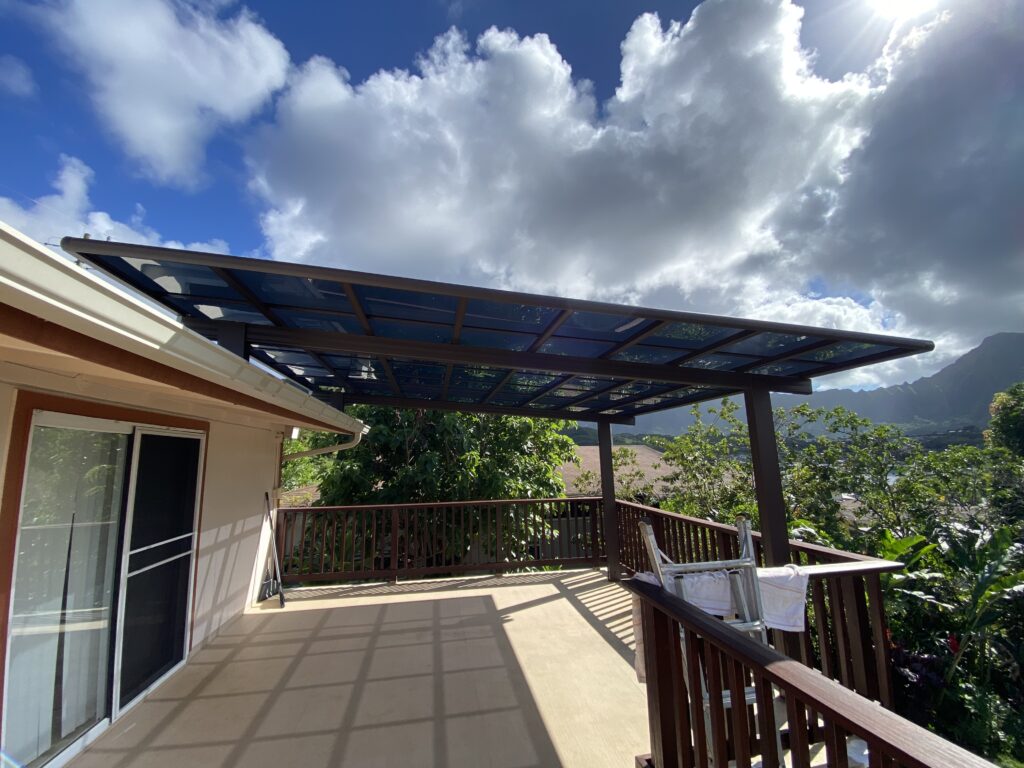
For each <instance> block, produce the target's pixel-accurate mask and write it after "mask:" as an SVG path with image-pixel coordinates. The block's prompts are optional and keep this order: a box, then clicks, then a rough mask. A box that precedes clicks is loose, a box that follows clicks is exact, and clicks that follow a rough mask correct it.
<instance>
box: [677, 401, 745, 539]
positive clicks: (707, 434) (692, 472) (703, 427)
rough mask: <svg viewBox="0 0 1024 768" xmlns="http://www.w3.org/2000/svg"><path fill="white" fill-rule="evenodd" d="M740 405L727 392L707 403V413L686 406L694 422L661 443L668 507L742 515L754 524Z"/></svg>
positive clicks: (712, 515)
mask: <svg viewBox="0 0 1024 768" xmlns="http://www.w3.org/2000/svg"><path fill="white" fill-rule="evenodd" d="M738 410H739V406H737V405H736V403H734V402H733V401H731V400H730V399H729V398H725V399H724V400H722V403H721V405H720V406H719V407H717V408H715V407H711V408H707V419H705V415H704V412H703V410H702V409H701V407H700V406H696V405H695V406H694V407H693V408H692V409H691V411H690V413H691V414H692V415H693V417H694V420H695V421H694V423H693V424H692V425H691V426H690V428H689V429H688V430H687V431H686V432H684V433H683V434H681V435H679V436H678V437H676V438H675V439H673V440H671V441H667V442H666V443H665V444H664V448H665V452H664V454H663V455H662V463H663V464H664V465H665V467H666V468H667V469H668V470H669V471H668V474H667V475H666V476H665V477H664V480H665V483H666V485H667V486H668V494H667V497H666V499H665V502H664V506H665V508H666V509H670V510H672V511H673V512H680V513H682V514H685V515H691V516H694V517H704V518H708V519H711V520H719V521H722V522H730V521H732V520H734V519H735V518H736V515H746V516H747V517H748V518H751V520H752V521H753V522H754V525H755V527H756V526H757V521H758V519H759V518H758V514H757V502H756V500H755V497H754V474H753V468H752V466H751V463H750V437H749V433H748V432H747V427H746V425H745V424H744V423H743V422H742V421H741V420H740V418H739V417H738V416H737V415H736V412H737V411H738Z"/></svg>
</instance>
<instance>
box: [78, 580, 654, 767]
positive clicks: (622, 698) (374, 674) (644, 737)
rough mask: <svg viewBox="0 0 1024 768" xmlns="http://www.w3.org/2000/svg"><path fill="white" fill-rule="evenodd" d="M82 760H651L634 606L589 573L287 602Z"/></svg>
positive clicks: (258, 614) (249, 617)
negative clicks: (636, 665) (635, 664)
mask: <svg viewBox="0 0 1024 768" xmlns="http://www.w3.org/2000/svg"><path fill="white" fill-rule="evenodd" d="M289 598H290V599H289V602H288V605H287V607H286V608H285V609H283V610H281V609H279V608H278V607H277V603H276V601H268V602H267V603H264V604H263V605H262V606H261V607H259V608H255V609H252V610H250V611H248V612H247V613H245V614H244V615H242V616H240V617H238V618H237V619H235V620H234V621H233V622H231V623H230V624H229V625H228V626H227V627H225V628H224V629H223V630H222V631H221V632H220V633H219V634H218V636H217V637H216V638H215V639H214V640H212V641H211V642H209V643H208V644H207V645H206V646H205V647H203V648H202V649H201V650H200V651H198V652H196V653H195V654H193V657H192V659H190V661H189V663H188V664H187V665H185V667H184V668H182V669H181V670H180V671H179V672H177V673H176V674H175V675H174V676H173V677H172V678H171V679H170V680H168V681H167V682H166V683H165V684H164V685H162V686H161V687H159V688H158V689H157V690H156V691H154V692H153V693H152V694H150V696H149V697H148V698H146V699H145V700H144V701H143V702H141V703H140V704H139V705H138V706H136V707H135V708H133V709H132V710H131V711H130V712H128V713H127V714H126V715H125V716H124V717H122V718H121V719H120V720H118V722H117V723H115V724H114V725H113V726H112V727H111V728H110V729H109V730H107V731H106V732H105V733H104V734H103V735H102V736H100V738H99V739H97V740H96V741H95V742H94V743H93V744H92V745H91V746H90V747H89V749H88V750H87V751H86V752H84V753H83V754H81V755H80V756H78V757H77V758H76V759H75V760H74V761H72V762H71V765H72V766H74V768H93V766H96V767H98V766H104V768H127V767H129V766H131V767H135V766H170V767H173V768H182V766H275V767H279V766H301V767H302V768H317V767H319V766H325V767H326V766H353V767H355V766H359V768H364V767H367V766H395V767H396V768H398V767H399V766H400V767H401V768H430V767H434V768H441V767H442V766H474V767H476V766H493V767H494V768H513V767H514V766H515V767H521V768H528V767H530V766H543V767H545V768H547V767H548V766H567V767H568V766H588V768H598V767H600V766H609V768H611V766H615V768H626V767H627V766H631V765H633V759H634V756H635V755H637V754H640V753H644V752H648V751H649V750H650V746H649V744H650V742H649V739H648V729H647V705H646V693H645V690H644V687H643V686H642V685H641V684H639V683H637V682H636V678H635V676H634V673H633V668H632V658H633V631H632V624H631V618H630V602H629V596H628V593H626V591H625V590H624V589H622V588H621V587H619V586H617V585H615V584H611V583H609V582H608V581H607V580H606V579H605V577H604V574H603V573H602V572H601V571H597V570H579V571H559V572H544V573H531V574H514V575H506V576H495V577H475V578H460V579H437V580H431V581H414V582H406V583H402V584H398V585H394V586H388V585H351V586H341V587H334V586H331V587H315V588H303V589H297V590H291V591H290V592H289Z"/></svg>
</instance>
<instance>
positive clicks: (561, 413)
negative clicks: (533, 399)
mask: <svg viewBox="0 0 1024 768" xmlns="http://www.w3.org/2000/svg"><path fill="white" fill-rule="evenodd" d="M345 403H346V405H347V404H349V403H366V404H368V405H387V406H390V407H392V408H415V409H421V410H425V411H459V412H460V413H496V414H501V415H505V416H529V417H531V418H534V419H565V420H566V421H595V420H596V419H595V417H593V416H588V415H587V414H585V413H573V412H572V411H565V410H557V409H547V410H542V409H540V408H517V407H515V406H508V405H491V404H490V403H486V402H481V403H454V402H452V401H451V400H421V399H418V398H414V397H390V396H389V395H361V394H359V393H358V392H346V393H345ZM600 420H601V421H607V422H609V423H611V424H629V425H632V424H634V423H636V422H635V419H634V418H633V417H632V416H620V417H618V418H616V417H614V416H611V417H605V416H602V417H601V419H600Z"/></svg>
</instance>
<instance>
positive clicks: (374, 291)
mask: <svg viewBox="0 0 1024 768" xmlns="http://www.w3.org/2000/svg"><path fill="white" fill-rule="evenodd" d="M61 247H62V248H64V250H66V251H67V252H68V253H71V254H73V255H76V256H78V257H80V258H82V259H84V260H86V261H88V262H91V263H92V264H94V265H96V266H97V267H99V268H100V269H102V270H104V271H106V272H107V273H109V274H110V275H113V276H115V277H117V278H118V279H120V280H122V281H124V282H125V283H127V284H128V285H130V286H131V287H132V288H134V289H135V290H137V291H140V292H141V293H143V294H145V295H146V296H148V297H150V298H151V299H153V300H154V301H157V302H159V303H160V304H163V305H164V306H166V307H168V308H169V309H171V310H172V311H174V312H176V313H178V314H179V315H180V316H181V317H182V319H183V322H184V323H185V324H186V325H187V326H188V327H190V328H192V329H194V330H197V331H199V332H200V333H202V334H204V335H206V336H208V337H210V338H216V339H219V340H220V341H221V343H225V344H227V345H229V346H234V347H235V348H236V350H237V351H239V352H242V353H244V354H251V355H252V356H253V357H254V358H256V359H258V360H260V361H261V362H263V363H264V364H266V365H268V366H271V367H272V368H274V369H276V370H277V371H279V372H280V373H281V374H282V375H284V376H287V377H289V378H291V379H293V380H294V381H296V382H297V383H299V384H301V385H302V386H305V387H307V388H308V389H309V390H310V391H311V392H313V393H314V394H315V395H316V396H317V397H320V398H321V399H324V400H325V401H327V402H331V403H334V404H336V405H337V404H347V403H375V404H379V405H391V406H396V407H417V408H448V409H454V410H463V411H476V412H497V413H512V414H522V415H530V416H548V417H558V418H570V419H578V420H584V421H588V420H604V421H612V422H621V423H632V421H633V418H634V417H635V416H638V415H640V414H644V413H651V412H654V411H660V410H665V409H668V408H677V407H679V406H682V405H687V404H689V403H694V402H700V401H703V400H711V399H717V398H721V397H723V396H725V395H730V394H736V393H739V392H742V391H744V390H748V389H753V388H762V389H767V390H771V391H776V392H793V393H797V394H809V393H810V391H811V382H810V380H811V378H813V377H816V376H823V375H826V374H830V373H835V372H837V371H842V370H846V369H848V368H855V367H858V366H861V365H867V364H869V363H876V362H882V361H885V360H891V359H893V358H897V357H903V356H905V355H912V354H916V353H918V352H924V351H928V350H930V349H932V348H933V345H932V343H931V342H929V341H921V340H916V339H904V338H897V337H890V336H880V335H876V334H865V333H853V332H849V331H839V330H829V329H823V328H813V327H810V326H799V325H790V324H782V323H771V322H763V321H755V320H743V319H737V318H731V317H719V316H714V315H703V314H696V313H691V312H672V311H668V310H658V309H645V308H641V307H634V306H628V305H617V304H606V303H598V302H592V301H580V300H574V299H564V298H558V297H552V296H538V295H531V294H524V293H513V292H508V291H497V290H491V289H484V288H473V287H469V286H462V285H454V284H450V283H438V282H430V281H425V280H414V279H409V278H401V277H390V276H386V275H375V274H369V273H363V272H353V271H349V270H340V269H329V268H325V267H316V266H310V265H306V264H292V263H286V262H281V261H267V260H261V259H248V258H239V257H233V256H224V255H220V254H210V253H199V252H195V251H183V250H173V249H168V248H155V247H149V246H139V245H130V244H127V243H113V242H103V241H97V240H89V239H78V238H64V239H63V240H62V241H61Z"/></svg>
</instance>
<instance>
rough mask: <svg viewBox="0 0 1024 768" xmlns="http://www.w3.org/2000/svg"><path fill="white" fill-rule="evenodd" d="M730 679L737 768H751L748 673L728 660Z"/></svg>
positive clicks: (736, 663) (733, 743)
mask: <svg viewBox="0 0 1024 768" xmlns="http://www.w3.org/2000/svg"><path fill="white" fill-rule="evenodd" d="M726 667H727V669H726V671H727V672H728V679H729V698H730V703H731V705H732V706H731V707H730V708H729V709H730V711H731V714H732V748H733V753H734V754H735V756H736V768H750V741H749V737H748V734H750V732H751V727H750V721H749V720H748V719H747V718H748V713H747V706H746V690H745V688H746V671H745V670H744V669H743V665H742V664H740V662H738V661H735V660H728V659H727V660H726Z"/></svg>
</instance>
